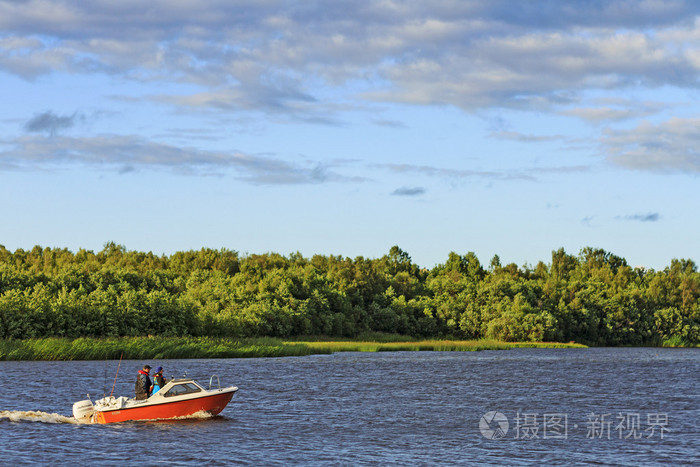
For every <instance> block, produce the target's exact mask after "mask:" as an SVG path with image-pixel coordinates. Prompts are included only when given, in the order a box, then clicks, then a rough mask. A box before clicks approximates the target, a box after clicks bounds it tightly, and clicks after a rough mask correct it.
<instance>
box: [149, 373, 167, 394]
mask: <svg viewBox="0 0 700 467" xmlns="http://www.w3.org/2000/svg"><path fill="white" fill-rule="evenodd" d="M163 386H165V378H163V367H162V366H159V367H158V368H156V374H154V375H153V391H151V395H153V394H155V393H157V392H158V391H159V390H160V388H162V387H163Z"/></svg>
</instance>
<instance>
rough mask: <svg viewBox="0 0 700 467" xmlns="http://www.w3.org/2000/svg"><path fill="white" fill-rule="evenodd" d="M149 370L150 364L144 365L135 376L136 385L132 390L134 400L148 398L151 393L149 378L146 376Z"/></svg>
mask: <svg viewBox="0 0 700 467" xmlns="http://www.w3.org/2000/svg"><path fill="white" fill-rule="evenodd" d="M150 372H151V367H150V365H144V366H143V370H139V374H138V376H137V377H136V385H135V387H134V392H136V400H144V399H148V396H150V395H151V378H150V377H149V376H148V374H149V373H150Z"/></svg>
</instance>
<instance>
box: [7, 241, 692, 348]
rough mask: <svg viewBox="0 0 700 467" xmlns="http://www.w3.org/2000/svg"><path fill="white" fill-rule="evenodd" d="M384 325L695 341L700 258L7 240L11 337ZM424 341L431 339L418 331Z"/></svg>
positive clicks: (481, 337) (223, 336)
mask: <svg viewBox="0 0 700 467" xmlns="http://www.w3.org/2000/svg"><path fill="white" fill-rule="evenodd" d="M373 333H374V334H383V335H400V336H413V339H412V340H414V341H416V342H423V341H428V342H444V341H458V342H462V341H476V342H482V341H494V342H505V343H509V344H508V345H511V343H524V342H535V343H536V342H579V343H581V344H585V345H589V346H613V347H614V346H653V347H659V346H666V347H697V346H698V345H699V344H700V272H698V268H697V266H696V264H695V263H694V262H693V261H692V260H690V259H680V260H679V259H673V260H672V261H671V264H670V265H669V266H668V267H666V268H664V269H663V270H659V271H655V270H653V269H645V268H643V267H631V266H629V265H628V264H627V261H626V260H625V259H624V258H621V257H619V256H616V255H614V254H612V253H610V252H607V251H605V250H602V249H595V248H590V247H586V248H583V249H582V250H581V251H580V252H579V254H578V255H570V254H568V253H566V252H565V251H564V249H563V248H560V249H558V250H555V251H552V257H551V261H550V262H549V263H548V264H545V263H544V262H542V261H540V262H538V263H537V265H536V266H531V265H527V264H525V265H523V266H517V265H515V264H512V263H511V264H505V265H504V264H502V263H501V260H500V258H499V257H498V255H495V256H494V257H493V258H492V259H491V261H490V262H489V264H488V266H485V265H482V263H481V262H480V261H479V259H478V258H477V257H476V255H475V254H474V253H472V252H469V253H467V254H464V255H462V254H458V253H455V252H451V253H450V254H449V255H448V258H447V260H446V261H445V263H443V264H438V265H435V266H434V267H432V268H430V269H426V268H421V267H419V266H417V265H416V264H414V263H413V261H412V260H411V257H410V256H409V255H408V253H407V252H405V251H404V250H402V249H401V248H399V247H398V246H393V247H391V249H390V250H389V252H388V254H386V255H384V256H382V257H381V258H364V257H362V256H358V257H356V258H354V259H351V258H347V257H341V256H332V255H331V256H324V255H314V256H313V257H311V258H305V257H303V256H302V255H301V254H300V253H293V254H290V255H288V256H283V255H280V254H277V253H265V254H244V255H243V254H239V253H238V252H236V251H231V250H227V249H220V250H212V249H206V248H202V249H201V250H199V251H184V252H176V253H174V254H172V255H170V256H166V255H160V256H158V255H155V254H153V253H152V252H148V253H144V252H139V251H128V250H127V249H126V248H125V247H124V246H121V245H117V244H115V243H113V242H110V243H107V244H105V246H104V249H103V250H102V251H99V252H97V253H95V252H93V251H89V250H84V249H80V250H79V251H77V252H75V253H74V252H72V251H69V250H67V249H65V248H63V249H61V248H42V247H40V246H36V247H34V248H33V249H31V250H30V251H25V250H22V249H18V250H16V251H14V252H11V251H9V250H7V249H6V248H5V247H4V246H2V245H0V341H1V340H6V341H8V342H17V341H24V340H27V339H34V340H35V339H44V338H63V339H66V341H65V342H77V344H76V345H85V346H88V344H87V343H88V342H89V341H90V340H91V339H98V340H99V339H106V340H105V341H104V342H111V341H110V340H109V339H125V338H140V337H144V336H157V337H158V338H159V339H166V340H165V342H171V341H168V340H167V339H170V338H180V339H182V340H181V341H180V342H181V343H182V345H183V350H182V354H183V355H187V351H188V349H189V347H188V346H194V347H196V348H199V346H198V345H194V344H191V345H190V344H188V342H190V341H188V339H192V342H195V341H196V340H197V339H199V341H197V342H205V341H206V339H212V340H211V342H212V344H211V345H212V350H211V352H212V353H213V354H216V352H219V350H218V349H219V347H220V346H222V345H224V344H220V342H224V341H226V342H240V343H241V345H240V346H238V347H236V348H238V350H236V352H238V353H240V354H241V355H246V354H247V353H250V354H251V355H256V354H261V355H268V354H269V355H274V354H275V353H281V352H287V353H292V354H293V353H294V352H308V351H309V350H308V349H309V348H311V349H312V350H314V349H315V350H318V351H321V350H323V346H322V345H321V344H308V345H302V344H300V343H299V341H300V339H301V336H328V339H327V340H329V341H333V342H335V341H348V340H352V341H358V342H359V341H373V340H376V339H364V337H363V336H366V335H372V334H373ZM80 338H84V339H85V340H83V341H81V340H80ZM264 338H274V339H277V340H278V341H279V343H276V344H274V345H272V344H270V345H269V346H268V345H266V344H261V343H260V342H264ZM217 339H220V341H217ZM251 339H253V340H251ZM254 339H263V340H258V341H256V340H254ZM382 340H385V339H379V341H380V342H381V341H382ZM403 340H404V341H405V340H406V339H405V338H404V339H403ZM294 341H296V342H297V343H296V344H286V343H288V342H294ZM30 342H35V341H30ZM60 342H63V341H60ZM101 342H102V341H101ZM172 342H175V341H172ZM246 342H250V344H249V346H250V349H248V344H245V343H246ZM105 345H106V344H105ZM110 345H111V344H110ZM115 345H116V344H115ZM173 345H174V344H173ZM343 345H344V346H350V344H343ZM397 345H398V344H397ZM422 345H426V346H431V345H432V344H415V346H417V347H421V346H422ZM404 346H406V345H404ZM438 346H439V345H438ZM99 347H100V346H98V347H97V348H98V349H99ZM107 347H109V346H107ZM288 347H289V348H288ZM199 351H202V350H198V352H199ZM226 351H227V352H229V351H230V352H234V351H233V350H226ZM70 352H73V350H66V351H65V352H64V351H61V352H58V354H66V355H71V353H70ZM76 352H77V351H76ZM86 352H87V353H88V354H89V353H90V352H91V351H86ZM163 352H165V351H163ZM168 352H169V355H170V354H173V352H175V353H176V351H175V350H173V349H170V350H168ZM221 352H224V350H223V349H222V350H221ZM49 355H50V353H49ZM76 355H77V354H76ZM98 357H99V358H103V357H102V356H99V355H96V356H95V358H98ZM117 358H118V356H117Z"/></svg>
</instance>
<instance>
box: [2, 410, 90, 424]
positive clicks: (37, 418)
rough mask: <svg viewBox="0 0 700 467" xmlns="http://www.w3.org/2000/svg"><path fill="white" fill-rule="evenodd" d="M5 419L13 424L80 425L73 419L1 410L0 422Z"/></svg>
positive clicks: (52, 414)
mask: <svg viewBox="0 0 700 467" xmlns="http://www.w3.org/2000/svg"><path fill="white" fill-rule="evenodd" d="M3 419H7V420H9V421H11V422H41V423H74V424H78V423H80V422H78V420H76V419H75V418H73V417H66V416H65V415H59V414H57V413H48V412H38V411H33V410H0V420H3Z"/></svg>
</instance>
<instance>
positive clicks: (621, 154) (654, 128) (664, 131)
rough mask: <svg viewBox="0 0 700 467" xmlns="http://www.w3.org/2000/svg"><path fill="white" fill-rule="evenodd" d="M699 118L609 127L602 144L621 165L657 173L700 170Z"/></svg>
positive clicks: (672, 119)
mask: <svg viewBox="0 0 700 467" xmlns="http://www.w3.org/2000/svg"><path fill="white" fill-rule="evenodd" d="M699 127H700V118H671V119H669V120H667V121H665V122H662V123H660V124H653V123H650V122H642V123H640V124H639V125H638V126H636V127H635V128H632V129H607V130H605V131H604V133H603V137H602V140H601V141H602V144H603V147H604V148H605V150H606V152H607V155H608V159H609V160H610V161H612V162H613V163H615V164H618V165H620V166H622V167H626V168H631V169H639V170H648V171H654V172H669V171H673V172H692V173H698V172H700V149H698V148H700V132H698V128H699Z"/></svg>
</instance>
